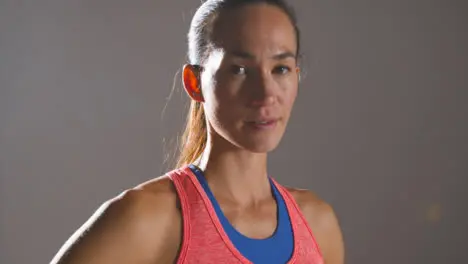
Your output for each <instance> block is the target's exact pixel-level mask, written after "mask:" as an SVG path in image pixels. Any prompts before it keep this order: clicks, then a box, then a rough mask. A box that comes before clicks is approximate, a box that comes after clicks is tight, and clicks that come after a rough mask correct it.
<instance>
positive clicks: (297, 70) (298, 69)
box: [296, 67, 301, 82]
mask: <svg viewBox="0 0 468 264" xmlns="http://www.w3.org/2000/svg"><path fill="white" fill-rule="evenodd" d="M296 73H297V80H298V81H299V82H300V81H301V68H299V67H296Z"/></svg>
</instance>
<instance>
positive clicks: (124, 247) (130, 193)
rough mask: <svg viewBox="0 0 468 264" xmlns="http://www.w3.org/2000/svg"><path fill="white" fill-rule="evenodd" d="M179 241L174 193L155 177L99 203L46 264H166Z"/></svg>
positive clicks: (165, 180) (167, 183)
mask: <svg viewBox="0 0 468 264" xmlns="http://www.w3.org/2000/svg"><path fill="white" fill-rule="evenodd" d="M180 238H181V214H180V209H179V205H178V197H177V192H176V190H175V188H174V185H173V183H172V180H171V179H170V178H169V177H168V176H160V177H157V178H155V179H153V180H150V181H148V182H145V183H143V184H140V185H138V186H136V187H134V188H131V189H128V190H126V191H124V192H122V193H121V194H119V195H117V196H116V197H114V198H112V199H109V200H108V201H106V202H104V203H103V204H102V205H101V206H100V207H99V209H98V210H96V212H95V213H94V214H93V215H92V216H91V217H90V218H89V219H88V221H86V222H85V223H84V224H83V225H82V226H81V227H80V228H79V229H78V230H77V231H76V232H75V233H74V234H73V235H72V236H71V237H70V239H69V240H68V241H67V242H66V243H65V244H64V245H63V247H62V248H61V249H60V251H59V252H58V253H57V255H56V257H55V258H54V259H55V262H54V261H52V263H96V264H100V263H137V262H138V263H151V262H153V263H154V261H156V260H157V261H158V262H163V263H166V260H167V262H171V261H172V260H173V259H174V258H175V256H176V255H177V250H178V245H179V244H180Z"/></svg>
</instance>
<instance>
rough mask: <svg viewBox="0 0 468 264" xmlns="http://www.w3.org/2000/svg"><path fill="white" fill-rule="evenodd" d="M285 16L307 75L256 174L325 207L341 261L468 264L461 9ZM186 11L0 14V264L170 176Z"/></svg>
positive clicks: (37, 253)
mask: <svg viewBox="0 0 468 264" xmlns="http://www.w3.org/2000/svg"><path fill="white" fill-rule="evenodd" d="M291 3H292V4H293V5H294V6H295V8H296V10H297V13H298V17H299V22H300V27H301V29H302V37H303V42H302V47H303V53H304V60H303V67H304V69H305V71H306V73H305V75H303V77H304V78H303V79H302V83H301V86H300V91H299V96H298V99H297V103H296V106H295V109H294V112H293V116H292V119H291V122H290V126H289V128H288V131H287V133H286V135H285V137H284V139H283V141H282V143H281V145H280V147H279V148H278V149H277V150H276V151H275V152H274V153H273V154H272V156H271V160H270V163H269V170H270V173H271V174H272V176H274V177H275V178H277V179H278V180H279V181H280V182H281V183H282V184H285V185H291V186H296V187H301V188H308V189H311V190H314V191H315V192H316V193H318V194H319V195H320V196H321V197H322V198H324V199H325V200H327V201H328V202H329V203H331V204H332V205H333V206H334V208H335V210H336V213H337V215H338V217H339V219H340V222H341V225H342V229H343V234H344V238H345V243H346V259H347V262H346V263H369V264H370V263H378V264H391V263H400V264H414V263H421V264H423V263H424V264H439V263H468V228H467V223H468V211H467V208H468V207H467V202H468V194H467V192H466V189H467V187H468V182H467V177H468V118H467V115H468V104H467V99H468V91H467V90H468V4H467V2H466V1H455V0H453V1H452V0H429V1H423V0H414V1H407V0H393V1H382V0H374V1H370V0H368V1H364V0H355V1H317V0H313V1H309V0H302V1H300V0H297V1H291ZM199 4H200V1H198V0H184V1H154V0H153V1H145V0H138V1H122V0H114V1H107V0H103V1H91V0H79V1H58V0H55V1H54V0H42V1H32V0H25V1H16V0H2V1H1V2H0V33H1V37H0V89H1V90H0V227H1V229H0V232H1V233H0V263H2V264H3V263H5V264H29V263H48V262H49V261H50V260H51V259H52V257H53V255H54V254H55V253H56V252H57V250H58V249H59V247H60V246H61V245H62V244H63V242H64V241H65V240H66V239H67V238H68V237H69V236H70V235H71V233H72V232H74V231H75V230H76V229H77V228H78V227H79V226H80V225H81V224H82V223H83V222H84V221H85V220H86V219H87V218H88V217H89V216H90V215H91V214H92V213H93V212H94V210H96V209H97V207H98V206H99V205H100V204H101V203H102V202H104V201H105V200H107V199H109V198H111V197H113V196H115V195H117V194H118V193H120V192H121V191H123V190H124V189H125V188H129V187H132V186H134V185H136V184H138V183H140V182H142V181H145V180H148V179H150V178H153V177H156V176H158V175H161V174H162V173H164V172H165V171H166V170H168V169H170V167H169V164H168V163H165V162H164V161H165V159H166V158H170V157H168V155H167V154H168V153H169V154H170V153H172V150H171V148H172V147H173V146H174V139H175V138H176V136H177V135H178V134H179V133H180V131H181V130H182V127H183V123H184V120H185V114H186V110H187V103H188V100H187V98H186V96H185V94H184V93H183V92H182V89H181V83H180V74H178V75H176V73H177V71H178V70H179V69H180V67H181V66H182V64H183V63H184V62H185V53H186V49H187V47H186V34H187V31H188V27H189V23H190V19H191V17H192V14H193V12H194V10H195V8H196V7H197V6H198V5H199ZM174 80H176V81H175V84H174ZM174 85H175V87H176V90H175V91H174V93H173V94H172V97H171V98H170V100H168V97H169V96H170V94H171V89H172V87H173V86H174ZM169 156H170V155H169ZM155 235H156V234H155Z"/></svg>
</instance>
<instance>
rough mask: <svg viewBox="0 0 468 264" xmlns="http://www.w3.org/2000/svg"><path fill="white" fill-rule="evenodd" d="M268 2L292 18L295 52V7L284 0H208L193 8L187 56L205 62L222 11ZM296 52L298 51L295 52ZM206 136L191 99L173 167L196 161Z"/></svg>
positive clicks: (202, 119) (197, 104) (194, 61)
mask: <svg viewBox="0 0 468 264" xmlns="http://www.w3.org/2000/svg"><path fill="white" fill-rule="evenodd" d="M262 3H264V4H269V5H272V6H275V7H277V8H279V9H281V10H282V11H283V12H284V13H285V14H286V15H287V16H288V17H289V20H290V21H291V24H292V25H293V27H294V31H295V33H296V43H297V53H296V54H299V48H300V32H299V28H298V25H297V18H296V15H295V13H294V10H293V9H292V7H291V6H289V5H288V4H287V3H286V1H285V0H207V1H205V2H204V3H203V4H202V5H201V6H200V7H199V8H198V10H197V11H196V12H195V14H194V17H193V19H192V22H191V25H190V30H189V33H188V60H189V62H188V63H190V64H192V65H204V63H205V62H206V60H207V59H208V57H209V54H210V52H211V51H212V48H213V46H214V44H213V36H212V35H213V29H214V25H215V22H216V18H217V17H218V16H219V15H220V14H221V12H222V11H227V10H233V9H236V8H240V7H243V6H245V5H248V4H262ZM297 56H298V55H297ZM207 139H208V129H207V124H206V119H205V113H204V111H203V106H202V104H201V103H200V102H197V101H195V100H192V101H191V105H190V108H189V113H188V116H187V121H186V127H185V130H184V133H183V135H182V140H181V142H180V145H179V151H180V154H179V157H178V160H177V164H176V168H179V167H181V166H184V165H188V164H190V163H193V162H194V161H196V160H197V159H198V158H199V157H200V156H201V154H202V153H203V151H204V149H205V147H206V144H207Z"/></svg>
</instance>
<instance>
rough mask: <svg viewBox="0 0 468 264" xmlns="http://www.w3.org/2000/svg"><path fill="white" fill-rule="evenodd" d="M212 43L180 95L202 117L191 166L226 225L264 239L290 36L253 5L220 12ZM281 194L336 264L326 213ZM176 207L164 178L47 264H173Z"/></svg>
mask: <svg viewBox="0 0 468 264" xmlns="http://www.w3.org/2000/svg"><path fill="white" fill-rule="evenodd" d="M221 17H222V18H221ZM214 40H215V43H216V45H217V49H216V50H215V51H213V52H212V53H211V55H210V57H209V59H208V60H207V63H206V65H203V66H204V69H203V71H202V72H196V70H197V69H196V68H194V67H191V66H190V65H186V66H185V67H184V73H188V74H184V76H188V77H186V78H185V79H184V85H185V88H186V90H187V92H188V94H189V95H190V96H191V97H192V99H193V100H197V101H200V102H202V103H203V107H204V111H205V114H206V117H207V126H208V142H207V147H206V149H205V151H204V153H203V155H202V156H201V157H200V159H199V160H197V161H196V164H197V165H198V166H199V167H200V168H201V169H202V170H203V171H204V173H205V176H206V179H207V181H208V184H209V186H210V188H211V189H212V190H213V193H214V195H215V197H216V199H217V200H218V202H219V204H220V206H221V208H222V210H223V212H224V214H225V215H226V217H227V218H228V219H229V221H230V222H231V224H232V225H233V226H234V227H235V228H236V229H237V230H238V231H239V232H240V233H242V234H244V235H245V236H248V237H252V238H265V237H268V236H270V235H271V234H272V233H273V232H274V230H275V228H276V225H277V219H276V210H277V209H276V203H275V200H274V198H273V196H272V193H271V189H270V184H269V182H268V178H267V153H268V152H269V151H271V150H273V149H274V148H275V147H276V146H277V145H278V143H279V142H280V140H281V137H282V135H283V134H284V131H285V129H286V125H287V121H288V119H289V115H290V112H291V110H292V107H293V104H294V100H295V98H296V95H297V87H298V68H297V62H296V53H297V51H296V46H297V45H296V40H295V33H294V30H293V27H292V25H291V23H290V21H289V19H288V17H287V16H286V15H285V14H284V13H283V12H282V11H281V10H280V9H277V8H275V7H273V6H268V5H265V4H255V5H248V6H245V7H242V8H239V9H236V10H232V11H228V12H226V13H223V15H222V16H220V19H219V21H218V22H217V26H216V27H215V29H214ZM198 76H200V77H198ZM198 87H201V89H198ZM263 119H274V120H275V123H274V126H272V127H270V128H268V129H257V128H255V127H252V125H251V121H258V120H263ZM288 190H289V191H290V192H291V194H292V195H293V197H294V198H295V200H296V202H297V203H298V205H299V207H300V209H301V211H302V213H303V214H304V216H305V218H306V219H307V221H308V224H309V226H310V227H311V229H312V231H313V233H314V236H315V238H316V240H317V242H318V244H319V247H320V250H321V251H322V254H323V256H324V259H325V263H326V264H343V263H344V246H343V238H342V234H341V230H340V227H339V224H338V221H337V218H336V216H335V213H334V211H333V209H332V208H331V206H330V205H328V204H327V203H326V202H324V201H322V200H321V199H320V198H318V197H317V196H316V195H314V194H313V193H312V192H310V191H307V190H299V189H293V188H289V189H288ZM177 199H178V198H177V194H176V191H175V189H174V187H173V185H172V183H171V180H170V179H168V178H167V177H166V176H162V177H158V178H156V179H155V180H152V181H149V182H147V183H144V184H142V185H140V186H138V187H136V188H134V189H132V190H130V191H127V192H125V193H124V194H122V195H120V196H119V197H117V198H114V199H112V200H111V201H109V202H107V203H105V204H104V205H103V206H102V208H101V209H100V210H98V211H97V212H96V213H95V215H94V216H93V217H91V219H90V220H89V221H88V222H87V223H85V224H84V225H83V226H82V227H81V228H80V229H79V230H77V232H76V234H75V235H73V236H72V237H71V238H70V240H69V241H68V242H67V243H66V244H65V245H64V246H63V247H62V249H61V250H60V251H59V253H58V254H57V256H56V257H55V258H54V260H53V261H52V263H54V264H56V263H60V264H78V263H80V264H81V263H87V264H104V263H115V264H120V263H137V264H138V263H141V264H150V263H174V262H175V261H176V260H177V256H178V252H179V250H180V244H181V241H182V221H181V212H180V208H179V206H178V201H177Z"/></svg>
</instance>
